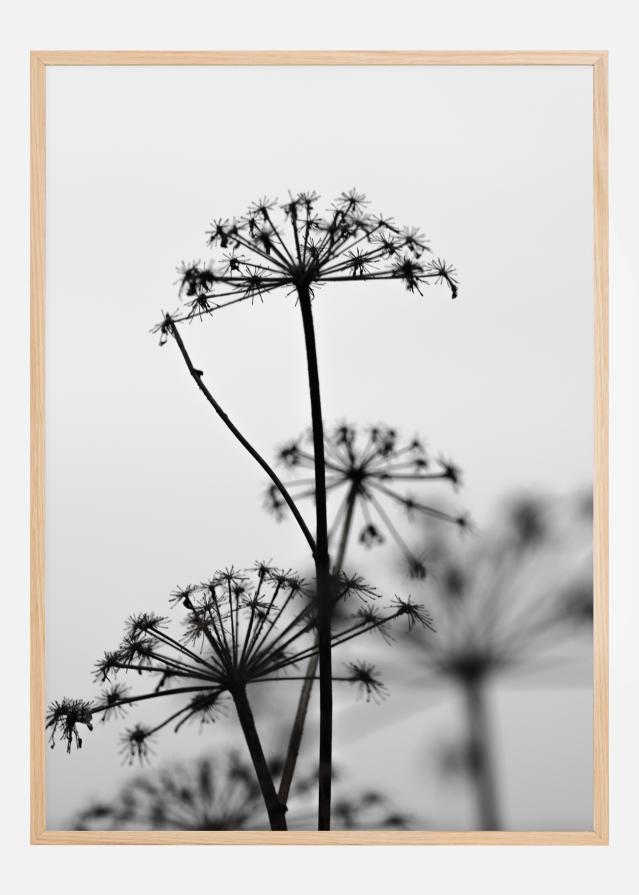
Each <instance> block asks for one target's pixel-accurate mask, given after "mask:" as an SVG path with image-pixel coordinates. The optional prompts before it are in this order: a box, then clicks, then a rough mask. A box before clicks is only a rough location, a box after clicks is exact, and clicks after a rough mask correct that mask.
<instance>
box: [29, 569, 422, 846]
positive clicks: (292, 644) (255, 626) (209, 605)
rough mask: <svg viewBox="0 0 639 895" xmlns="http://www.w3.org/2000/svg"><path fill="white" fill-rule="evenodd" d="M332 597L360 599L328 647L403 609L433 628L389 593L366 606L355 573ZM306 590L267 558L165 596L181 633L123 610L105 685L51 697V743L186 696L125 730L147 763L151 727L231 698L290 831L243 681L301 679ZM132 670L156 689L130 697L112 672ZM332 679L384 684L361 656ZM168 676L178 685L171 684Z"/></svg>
mask: <svg viewBox="0 0 639 895" xmlns="http://www.w3.org/2000/svg"><path fill="white" fill-rule="evenodd" d="M331 593H332V597H333V600H334V601H335V602H338V601H343V600H347V599H349V598H351V597H358V598H359V599H360V600H361V601H362V604H360V606H359V607H358V609H357V611H355V612H354V613H350V614H347V615H346V614H345V615H343V617H342V618H341V624H340V625H339V626H337V625H336V626H335V628H334V630H333V631H332V638H331V649H335V648H336V647H339V646H341V645H342V644H344V643H347V642H349V641H350V640H352V639H354V638H355V637H358V636H360V635H361V634H364V633H366V632H370V631H374V630H378V629H379V630H382V629H383V628H384V627H386V626H387V625H388V624H389V623H390V622H392V621H393V620H394V619H397V618H399V617H401V616H405V617H406V619H407V621H408V625H409V627H413V625H414V624H415V623H416V622H417V623H420V624H422V625H428V626H432V621H431V618H430V615H429V614H428V613H427V612H426V611H425V609H424V608H423V607H422V606H420V605H418V604H415V603H413V602H412V601H411V600H410V599H407V600H399V599H397V598H395V599H394V600H393V601H392V602H391V603H390V605H389V606H388V607H387V609H386V611H384V612H377V613H374V614H371V613H370V612H366V611H363V610H364V609H365V606H366V602H367V601H368V600H370V599H371V597H372V596H373V595H374V591H373V589H372V588H370V587H369V586H367V585H366V584H365V583H364V582H363V581H362V580H361V579H359V578H357V577H353V576H351V577H348V576H345V575H339V576H335V577H334V578H333V579H332V582H331ZM312 594H313V589H312V588H309V586H308V585H306V584H305V583H304V582H303V581H302V580H301V579H300V578H299V577H298V576H297V575H295V574H293V573H292V572H290V571H288V572H286V571H282V570H280V569H276V568H274V567H272V566H269V565H266V564H265V563H258V564H257V565H256V567H255V568H254V569H253V570H250V571H239V570H237V569H233V568H230V569H224V570H222V571H219V572H216V573H215V575H213V576H212V577H211V579H210V580H208V581H206V582H204V583H202V584H199V585H197V586H192V585H189V586H187V587H182V588H178V589H177V590H176V591H175V592H174V594H173V595H172V597H171V602H172V603H173V604H174V605H175V606H179V607H181V608H182V609H183V610H185V618H184V632H183V634H182V636H181V637H176V636H174V635H172V634H171V633H169V620H168V618H167V617H165V616H159V615H155V614H154V613H148V612H143V613H140V614H137V615H132V616H130V617H129V619H128V621H127V624H126V629H125V635H124V638H123V640H122V642H121V643H120V645H119V647H118V648H117V649H116V650H115V651H113V652H107V653H105V654H104V657H103V658H102V659H100V660H99V661H98V662H97V663H96V672H95V675H96V679H97V680H98V681H101V682H102V683H103V684H106V685H107V686H106V687H105V688H104V689H103V690H102V692H101V694H100V697H99V698H98V699H97V700H95V701H93V702H88V701H86V700H78V699H71V700H69V699H64V700H62V701H61V702H54V703H53V704H52V705H51V707H50V709H49V712H48V715H47V728H48V729H49V730H50V742H51V745H52V746H53V745H54V744H55V737H56V734H57V735H58V736H59V737H60V739H62V740H63V741H64V742H65V743H66V746H67V751H70V750H71V745H72V743H73V742H75V744H76V746H77V747H78V748H80V747H81V746H82V739H81V737H80V736H79V733H78V725H79V724H84V725H86V726H87V727H88V729H89V730H91V729H92V724H93V718H94V716H96V715H102V716H103V718H106V717H108V716H110V715H114V714H115V713H116V711H120V712H122V711H123V710H124V709H125V708H126V707H128V706H132V705H134V704H137V703H141V702H144V701H146V700H149V699H153V700H160V699H163V698H164V697H176V696H178V697H184V704H183V705H182V706H181V707H179V708H178V709H176V710H172V711H171V712H170V714H169V715H168V717H166V718H165V719H164V720H162V721H161V722H160V723H158V724H155V725H153V726H149V725H144V724H140V723H137V724H135V725H134V726H133V727H130V728H128V729H126V730H125V732H124V734H123V736H122V753H123V755H124V756H125V758H126V759H127V760H128V761H129V763H132V762H133V761H134V759H136V758H137V759H139V760H140V761H141V762H144V761H145V760H146V759H147V758H148V756H149V751H150V749H151V746H152V743H153V741H154V739H155V736H156V734H158V733H159V731H161V730H162V729H164V728H166V727H168V726H169V725H173V728H174V731H175V732H178V731H179V730H180V728H182V727H183V726H184V725H185V724H186V723H187V722H189V721H191V720H193V719H199V721H200V723H201V724H209V723H211V722H214V721H215V720H216V719H217V717H218V716H219V713H220V708H221V702H222V697H223V696H224V695H228V696H230V697H231V699H232V701H233V704H234V706H235V709H236V711H237V715H238V719H239V722H240V725H241V728H242V731H243V733H244V737H245V739H246V743H247V747H248V749H249V752H250V755H251V758H252V761H253V767H254V769H255V773H256V777H257V780H258V783H259V786H260V790H261V792H262V796H263V798H264V803H265V805H266V810H267V812H268V815H269V820H270V822H271V826H272V828H273V829H286V823H285V819H284V815H285V812H286V805H285V804H284V803H283V802H282V801H281V800H280V799H279V798H278V796H277V793H276V791H275V787H274V783H273V779H272V776H271V773H270V770H269V766H268V764H267V761H266V758H265V756H264V752H263V750H262V746H261V742H260V739H259V736H258V733H257V729H256V727H255V721H254V718H253V713H252V710H251V707H250V704H249V701H248V697H247V693H246V688H247V686H248V685H249V684H256V683H264V682H280V681H290V680H303V679H304V678H303V677H301V676H299V675H298V676H294V675H292V674H291V673H290V669H292V668H295V667H296V666H297V665H298V663H300V662H304V661H306V660H308V659H309V657H311V656H313V655H314V654H316V653H317V650H318V644H317V639H316V637H315V630H316V627H317V605H316V602H315V601H314V600H312V599H310V597H311V596H312ZM122 672H124V673H126V672H133V673H135V675H136V676H141V677H144V678H150V679H151V680H152V681H153V683H154V687H153V688H152V689H151V690H147V691H145V692H141V693H136V694H131V693H130V692H129V690H128V688H126V687H123V685H122V684H121V683H120V682H112V681H111V678H112V677H113V676H114V675H117V674H120V673H122ZM334 680H337V681H345V682H349V683H353V684H357V685H358V686H359V688H360V690H362V691H363V692H365V693H366V694H367V695H370V696H375V695H378V694H379V692H380V689H381V686H382V685H381V682H380V681H379V679H378V677H377V676H376V675H374V674H372V673H371V669H370V668H369V666H367V665H366V664H363V663H350V664H349V665H348V666H347V669H346V673H345V674H344V675H343V676H338V677H335V678H334ZM174 683H177V684H180V686H173V684H174Z"/></svg>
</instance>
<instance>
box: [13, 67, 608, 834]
mask: <svg viewBox="0 0 639 895" xmlns="http://www.w3.org/2000/svg"><path fill="white" fill-rule="evenodd" d="M145 65H154V66H194V65H197V66H216V65H225V66H251V65H262V66H264V65H277V66H309V65H328V66H363V65H366V66H390V65H392V66H434V65H437V66H462V65H463V66H588V67H590V69H591V70H592V97H593V155H594V170H593V183H594V192H593V196H594V273H595V283H594V295H595V333H594V336H595V348H594V358H595V394H594V421H595V430H594V431H595V440H594V548H595V552H594V768H593V774H594V806H593V819H594V822H593V828H592V829H591V830H575V831H554V832H553V831H548V830H541V831H526V832H517V831H500V832H487V831H477V832H453V831H449V832H447V831H416V830H412V831H358V832H349V831H331V832H296V831H291V832H286V833H274V832H266V831H264V832H261V831H260V832H246V831H238V832H196V833H192V832H170V831H167V832H164V831H140V832H128V831H127V832H111V831H106V832H102V831H100V832H97V831H93V832H82V831H55V830H47V828H46V822H45V817H46V815H45V749H46V745H47V744H46V737H45V729H44V723H43V720H44V713H45V696H44V694H45V661H44V656H45V620H44V603H45V597H44V580H45V566H44V555H45V543H44V512H45V504H44V492H45V481H44V468H45V466H44V452H45V445H44V402H45V367H44V352H45V344H44V330H45V191H46V188H45V113H46V95H45V78H46V71H47V68H48V67H49V66H145ZM607 96H608V92H607V54H606V52H603V51H601V52H600V51H584V52H581V51H565V52H564V51H548V52H545V51H543V52H527V51H525V52H510V51H508V52H507V51H496V52H441V51H432V52H430V51H300V52H291V51H282V52H279V51H270V50H269V51H262V52H249V51H211V52H208V51H203V52H159V51H157V52H156V51H149V52H137V51H114V52H101V51H100V52H94V51H87V52H80V51H33V52H32V53H31V666H30V667H31V842H32V843H33V844H38V845H44V844H49V845H63V844H69V845H70V844H92V845H96V844H111V845H116V844H138V845H169V844H175V845H182V844H201V845H206V844H265V845H266V844H287V845H291V844H298V845H311V844H312V845H315V844H324V845H329V844H330V845H334V844H360V845H400V844H406V845H408V844H412V845H605V844H607V843H608V124H607V116H608V112H607Z"/></svg>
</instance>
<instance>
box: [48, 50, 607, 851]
mask: <svg viewBox="0 0 639 895" xmlns="http://www.w3.org/2000/svg"><path fill="white" fill-rule="evenodd" d="M45 88H46V98H45ZM606 96H607V87H606V54H605V53H601V52H571V53H554V52H553V53H454V52H451V53H439V52H438V53H431V52H352V53H351V52H300V53H292V52H281V53H280V52H262V53H243V52H233V53H228V52H210V53H168V52H167V53H155V52H148V53H146V52H145V53H136V52H117V53H105V52H95V53H94V52H88V53H80V52H35V53H33V54H32V176H33V188H32V547H33V549H32V724H33V728H32V750H33V751H32V772H33V775H32V840H33V842H35V843H94V844H95V843H105V844H106V843H129V842H130V843H140V844H144V843H291V844H293V843H307V844H310V843H313V844H314V843H369V844H377V843H379V844H384V843H390V844H398V843H407V844H408V843H413V844H428V843H434V844H442V843H477V844H491V843H494V844H505V843H512V844H549V843H561V844H570V843H574V844H598V843H606V842H607V836H608V833H607V494H608V491H607V112H606ZM45 181H46V185H45ZM45 237H46V239H45ZM45 244H46V261H45ZM176 269H177V273H176ZM45 480H46V490H45ZM45 545H46V549H45ZM45 643H46V649H45Z"/></svg>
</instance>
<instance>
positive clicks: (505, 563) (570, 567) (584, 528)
mask: <svg viewBox="0 0 639 895" xmlns="http://www.w3.org/2000/svg"><path fill="white" fill-rule="evenodd" d="M439 537H440V539H441V534H439ZM464 548H465V549H464ZM435 552H436V553H438V554H439V560H438V562H437V563H435V566H434V571H433V579H432V582H431V589H430V591H429V594H432V598H433V611H434V613H435V616H436V618H437V637H429V636H425V637H424V638H422V639H421V640H420V639H418V640H417V641H413V642H414V643H415V644H416V645H417V646H418V647H419V649H420V651H421V656H422V659H423V661H424V663H425V664H426V666H427V668H428V669H429V670H430V671H431V672H432V673H434V674H436V675H439V676H443V677H447V678H449V679H452V680H455V681H457V682H458V683H461V684H464V685H465V684H468V683H470V684H473V683H477V682H481V681H483V680H485V679H486V678H488V677H490V676H492V675H494V674H497V673H503V672H507V671H516V670H518V669H520V668H521V669H525V668H529V667H535V666H537V667H539V668H541V667H546V668H548V667H551V657H552V655H553V650H555V651H556V649H557V647H559V648H561V650H562V660H564V659H565V655H563V652H564V649H565V645H566V643H567V638H568V636H569V635H570V634H571V633H572V632H573V631H574V630H576V629H578V628H579V627H580V626H581V624H582V623H583V621H584V620H587V621H590V620H591V618H592V531H591V528H590V525H589V522H588V520H587V519H586V520H584V519H583V518H581V517H580V516H579V513H578V512H575V508H574V507H573V506H572V503H571V502H570V501H555V502H554V503H553V502H549V501H546V500H544V499H542V498H534V497H529V496H528V497H525V498H519V499H517V500H513V501H510V502H509V504H508V508H507V512H506V514H505V515H504V516H503V517H502V518H501V520H500V522H499V523H498V524H497V525H496V526H495V528H494V529H492V530H491V529H488V530H486V531H484V532H483V534H482V538H481V539H480V540H479V541H478V542H477V543H475V544H472V545H470V544H466V545H459V544H454V543H452V542H446V541H443V540H442V543H440V545H439V547H438V548H437V549H436V550H435Z"/></svg>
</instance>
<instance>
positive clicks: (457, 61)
mask: <svg viewBox="0 0 639 895" xmlns="http://www.w3.org/2000/svg"><path fill="white" fill-rule="evenodd" d="M34 52H36V54H37V56H38V57H39V58H40V59H41V60H42V63H43V64H44V65H593V66H594V65H596V64H597V62H598V61H599V60H600V59H601V58H602V55H603V53H602V52H601V51H596V50H586V51H582V50H557V51H551V52H548V51H544V50H542V51H534V50H533V51H523V52H517V51H510V50H494V51H481V52H477V51H472V50H471V51H466V50H447V51H437V50H260V51H253V50H202V51H199V50H187V51H174V50H166V51H154V50H151V51H148V50H139V51H138V50H115V51H108V50H107V51H103V50H96V51H94V50H42V51H34Z"/></svg>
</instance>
